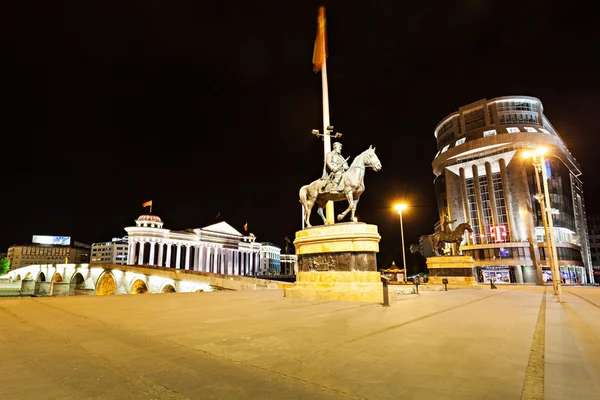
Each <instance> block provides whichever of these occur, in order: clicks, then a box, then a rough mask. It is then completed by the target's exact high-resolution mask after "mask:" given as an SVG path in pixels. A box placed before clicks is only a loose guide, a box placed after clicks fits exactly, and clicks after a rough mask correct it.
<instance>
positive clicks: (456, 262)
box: [427, 256, 477, 287]
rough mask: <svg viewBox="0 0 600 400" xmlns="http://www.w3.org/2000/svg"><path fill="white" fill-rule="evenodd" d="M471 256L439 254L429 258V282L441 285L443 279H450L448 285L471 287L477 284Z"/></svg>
mask: <svg viewBox="0 0 600 400" xmlns="http://www.w3.org/2000/svg"><path fill="white" fill-rule="evenodd" d="M473 263H474V262H473V257H471V256H438V257H429V258H427V268H428V269H429V283H430V284H432V285H441V284H442V279H444V278H445V279H448V285H451V286H459V287H469V286H471V285H475V284H477V278H476V276H475V273H476V272H474V270H475V269H474V266H473Z"/></svg>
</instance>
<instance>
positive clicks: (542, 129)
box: [540, 128, 550, 135]
mask: <svg viewBox="0 0 600 400" xmlns="http://www.w3.org/2000/svg"><path fill="white" fill-rule="evenodd" d="M540 131H542V132H544V133H546V134H548V135H549V134H550V132H548V129H544V128H540Z"/></svg>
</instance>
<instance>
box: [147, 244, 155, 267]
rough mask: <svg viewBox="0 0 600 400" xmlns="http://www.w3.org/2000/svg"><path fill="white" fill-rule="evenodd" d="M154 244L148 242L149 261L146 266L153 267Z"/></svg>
mask: <svg viewBox="0 0 600 400" xmlns="http://www.w3.org/2000/svg"><path fill="white" fill-rule="evenodd" d="M155 244H156V242H150V259H149V260H148V265H155V264H154V245H155Z"/></svg>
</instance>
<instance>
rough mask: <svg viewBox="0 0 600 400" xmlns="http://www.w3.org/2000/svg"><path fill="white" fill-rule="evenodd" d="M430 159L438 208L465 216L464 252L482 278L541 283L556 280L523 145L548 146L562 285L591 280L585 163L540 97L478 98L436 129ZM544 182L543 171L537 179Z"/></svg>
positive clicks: (532, 173)
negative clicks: (582, 165)
mask: <svg viewBox="0 0 600 400" xmlns="http://www.w3.org/2000/svg"><path fill="white" fill-rule="evenodd" d="M435 138H436V140H437V147H438V152H437V154H436V155H435V158H434V160H433V163H432V167H433V172H434V174H435V175H436V178H435V191H436V197H437V203H438V208H439V213H440V221H442V219H443V215H444V214H445V213H448V214H449V215H450V218H451V219H453V220H456V222H455V223H454V224H452V227H453V228H454V227H455V226H456V225H457V224H459V223H461V222H468V223H470V224H471V227H472V228H473V234H470V235H468V237H467V233H465V240H464V241H463V243H462V244H461V247H460V248H461V250H462V253H463V254H464V255H470V256H472V257H473V259H474V261H475V264H474V268H473V274H474V275H475V276H476V277H477V280H478V281H479V282H485V281H487V280H488V279H489V277H490V276H493V277H494V278H495V279H496V281H497V282H505V283H508V282H512V283H515V282H516V283H536V277H537V279H538V280H539V279H540V278H542V279H543V280H546V279H548V278H551V272H550V267H549V265H548V262H547V260H546V243H545V234H544V227H543V221H542V218H541V215H542V214H541V210H540V205H539V203H538V201H537V200H536V199H535V197H534V196H535V195H536V194H537V193H538V189H537V184H536V180H535V168H534V166H533V163H532V160H531V159H530V158H525V157H524V153H525V151H530V150H533V149H536V148H544V150H545V151H546V153H545V160H546V161H545V169H546V172H547V176H548V188H549V193H550V196H549V197H550V205H551V210H552V218H553V223H554V233H555V237H556V247H557V253H558V259H559V267H560V270H561V275H562V278H563V280H564V282H565V283H567V284H569V283H577V282H580V283H581V284H585V283H589V282H593V281H594V280H593V275H592V269H591V259H590V251H589V242H588V233H587V222H586V213H585V204H584V200H583V187H582V182H581V169H580V166H579V164H578V163H577V161H576V160H575V158H574V157H573V155H572V154H571V153H570V152H569V150H568V149H567V147H566V146H565V144H564V142H563V141H562V139H561V138H560V136H559V134H558V133H557V132H556V130H555V129H554V128H553V126H552V125H551V124H550V122H549V121H548V119H547V118H546V116H545V115H544V113H543V107H542V103H541V102H540V100H539V99H536V98H534V97H528V96H508V97H498V98H495V99H491V100H487V99H483V100H479V101H477V102H474V103H471V104H468V105H466V106H463V107H461V108H459V110H458V112H455V113H453V114H450V115H448V116H447V117H446V118H444V119H443V120H442V121H441V122H440V123H439V124H438V126H437V127H436V128H435ZM540 181H541V177H540Z"/></svg>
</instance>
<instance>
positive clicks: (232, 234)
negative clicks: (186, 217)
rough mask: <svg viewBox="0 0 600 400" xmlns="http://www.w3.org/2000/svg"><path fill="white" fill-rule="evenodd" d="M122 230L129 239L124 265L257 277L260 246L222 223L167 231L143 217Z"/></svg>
mask: <svg viewBox="0 0 600 400" xmlns="http://www.w3.org/2000/svg"><path fill="white" fill-rule="evenodd" d="M135 223H136V226H131V227H127V228H125V230H126V231H127V233H128V238H129V256H128V260H127V264H128V265H155V266H159V267H167V268H175V269H182V270H187V271H200V272H210V273H215V274H223V275H257V273H258V268H259V266H260V247H261V245H260V243H257V242H256V241H255V240H256V238H255V237H254V236H244V235H242V234H241V233H240V232H238V231H237V230H235V229H234V228H233V227H231V226H230V225H229V224H227V223H226V222H219V223H217V224H214V225H210V226H207V227H205V228H198V229H190V230H186V231H171V230H169V229H164V228H163V222H162V220H161V219H160V218H159V217H158V216H156V215H152V214H145V215H142V216H140V217H139V218H138V219H136V220H135Z"/></svg>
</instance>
